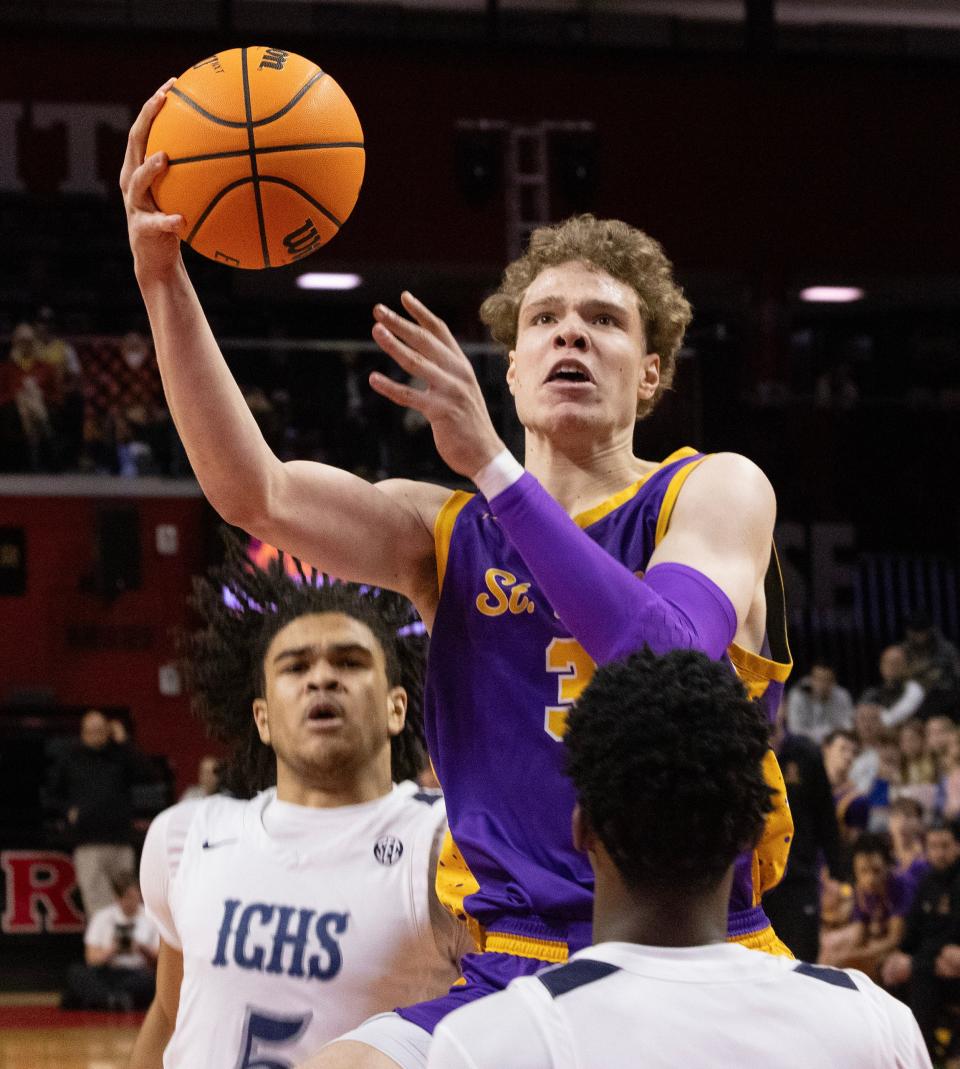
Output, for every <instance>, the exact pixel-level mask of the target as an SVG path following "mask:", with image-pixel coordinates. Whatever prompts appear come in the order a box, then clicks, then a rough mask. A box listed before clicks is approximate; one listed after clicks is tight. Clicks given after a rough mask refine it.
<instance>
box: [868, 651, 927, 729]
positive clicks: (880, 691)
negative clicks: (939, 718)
mask: <svg viewBox="0 0 960 1069" xmlns="http://www.w3.org/2000/svg"><path fill="white" fill-rule="evenodd" d="M880 678H881V679H882V680H883V682H882V683H881V684H880V685H879V686H875V687H868V688H867V689H866V690H865V691H864V692H863V694H862V696H861V698H860V701H861V702H866V703H869V704H871V705H879V706H880V707H881V708H882V709H883V713H882V717H883V726H884V727H887V728H892V727H897V726H899V725H900V724H902V723H903V722H904V721H905V720H908V719H909V718H910V717H911V716H913V714H914V713H915V712H916V711H917V710H918V709H919V708H920V704H921V703H922V702H923V695H924V691H923V687H922V686H921V685H920V684H919V683H918V682H917V681H916V680H915V679H910V678H909V676H908V674H907V655H906V652H905V651H904V648H903V646H888V647H887V648H886V649H885V650H884V651H883V653H881V654H880Z"/></svg>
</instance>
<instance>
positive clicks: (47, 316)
mask: <svg viewBox="0 0 960 1069" xmlns="http://www.w3.org/2000/svg"><path fill="white" fill-rule="evenodd" d="M55 327H56V315H55V314H54V311H53V309H52V308H50V307H48V306H44V307H43V308H40V309H39V310H38V311H37V314H36V317H35V319H34V321H33V329H34V331H35V333H36V338H37V351H38V354H39V357H40V359H41V360H42V361H43V362H44V363H45V364H47V365H48V366H49V368H50V369H51V371H52V372H53V377H54V383H55V400H54V401H53V402H52V404H51V417H52V421H53V425H54V430H55V433H56V435H57V437H58V438H59V439H60V444H61V450H62V453H63V457H64V459H66V461H67V463H68V465H69V466H70V467H74V466H76V464H77V462H78V461H79V458H80V450H81V448H82V443H83V372H82V369H81V366H80V359H79V357H78V356H77V351H76V349H74V347H73V346H72V345H70V343H69V342H66V341H64V339H63V338H61V337H60V336H59V335H58V334H57V333H56V331H55V329H54V328H55Z"/></svg>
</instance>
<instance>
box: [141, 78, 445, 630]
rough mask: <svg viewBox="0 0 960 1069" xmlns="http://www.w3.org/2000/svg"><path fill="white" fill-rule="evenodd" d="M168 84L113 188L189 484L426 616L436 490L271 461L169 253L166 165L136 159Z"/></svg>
mask: <svg viewBox="0 0 960 1069" xmlns="http://www.w3.org/2000/svg"><path fill="white" fill-rule="evenodd" d="M170 84H172V83H171V82H168V83H166V84H165V85H164V86H162V87H161V89H160V90H158V91H157V93H156V94H154V96H152V97H151V98H150V100H148V101H147V102H146V104H144V106H143V109H142V110H141V112H140V114H139V116H138V117H137V119H136V121H135V122H134V124H133V127H132V128H131V130H130V136H129V138H128V143H127V152H126V157H125V159H124V164H123V170H122V172H121V176H120V187H121V189H122V191H123V195H124V204H125V207H126V212H127V223H128V230H129V237H130V247H131V249H132V251H133V259H134V268H135V271H136V276H137V281H138V283H139V285H140V290H141V293H142V294H143V299H144V302H145V304H146V307H147V312H148V315H149V317H150V325H151V329H152V331H153V338H154V344H155V347H156V352H157V362H158V365H159V368H160V374H161V378H162V380H163V388H164V393H165V394H166V398H167V404H168V406H169V408H170V413H171V415H172V417H173V420H174V423H175V424H176V426H177V430H178V431H179V433H180V436H181V439H182V440H183V443H184V446H185V448H186V450H187V455H188V456H189V458H190V463H191V465H192V466H193V470H194V472H195V473H196V475H197V478H198V479H199V481H200V485H201V486H202V488H203V491H204V493H205V494H206V496H207V498H208V500H209V501H210V503H211V504H212V505H213V507H214V508H215V509H216V510H217V511H218V512H219V513H220V515H221V516H222V517H223V518H224V519H225V520H227V522H229V523H232V524H235V525H237V526H239V527H243V528H244V529H245V530H247V531H249V532H250V533H251V534H253V535H255V536H256V537H257V538H260V539H262V540H264V541H266V542H270V543H271V544H273V545H276V546H279V547H280V548H282V549H283V550H285V551H287V552H289V553H293V554H295V555H297V556H299V557H301V558H302V559H303V560H304V561H307V562H309V563H310V564H312V565H314V566H316V567H318V568H321V569H323V570H325V571H328V572H331V573H333V574H335V575H337V576H339V577H341V578H344V579H352V580H356V581H361V582H370V583H375V584H377V585H380V586H387V587H390V588H391V589H395V590H399V591H400V592H401V593H404V594H406V595H408V596H409V597H411V598H413V600H414V601H415V602H416V603H417V604H418V607H420V608H421V610H423V609H424V608H425V607H426V609H427V611H429V607H430V605H429V603H430V598H431V596H432V597H435V591H436V578H435V574H434V566H433V532H432V524H433V518H434V516H435V515H436V512H437V511H438V510H439V508H440V506H441V505H442V503H443V501H444V500H445V499H446V497H447V496H448V495H447V492H446V491H445V490H443V489H442V488H440V487H435V486H428V485H426V484H419V483H409V482H403V481H398V480H393V481H390V482H387V483H382V484H380V485H379V486H373V485H371V484H370V483H368V482H366V481H365V480H363V479H360V478H357V477H356V476H354V475H352V474H350V473H348V472H345V471H340V470H338V469H335V468H331V467H328V466H326V465H321V464H310V463H305V462H293V463H289V464H284V463H281V462H280V461H279V460H278V459H277V457H276V456H274V454H273V452H272V451H271V450H270V448H269V447H268V445H267V443H266V442H265V441H264V439H263V436H262V435H261V433H260V430H259V428H258V427H257V424H256V421H255V420H254V418H253V416H252V414H251V413H250V411H249V409H248V407H247V405H246V402H245V401H244V399H243V395H242V394H241V392H240V390H239V388H238V387H237V384H236V382H235V381H234V379H233V376H232V374H231V373H230V369H229V368H228V367H227V364H226V362H225V360H224V359H223V355H222V354H221V352H220V349H219V347H218V345H217V342H216V339H215V338H214V336H213V332H212V331H211V329H210V326H209V324H208V323H207V320H206V317H205V315H204V313H203V309H202V308H201V306H200V302H199V300H198V298H197V295H196V292H195V291H194V289H193V286H192V284H191V282H190V279H189V277H188V276H187V272H186V268H185V266H184V263H183V259H182V257H181V255H180V240H179V236H178V235H179V226H180V224H181V223H182V218H181V217H180V216H177V215H165V214H163V213H162V212H160V211H159V210H158V209H157V206H156V204H155V202H154V200H153V197H152V196H151V193H150V186H151V183H152V182H153V181H154V179H155V178H156V177H157V175H158V174H160V173H161V172H162V170H163V168H164V167H165V166H167V163H166V160H165V158H164V157H163V154H162V153H156V154H154V155H153V156H151V157H149V158H147V159H144V152H145V148H146V143H147V136H148V134H149V131H150V126H151V123H152V122H153V120H154V119H155V118H156V116H157V114H158V113H159V111H160V109H161V108H162V107H163V102H164V96H165V91H166V89H168V88H169V86H170ZM425 602H426V605H425V604H424V603H425Z"/></svg>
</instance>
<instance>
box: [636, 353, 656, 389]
mask: <svg viewBox="0 0 960 1069" xmlns="http://www.w3.org/2000/svg"><path fill="white" fill-rule="evenodd" d="M659 385H660V354H659V353H647V355H646V356H645V357H644V358H643V362H642V363H641V365H640V384H639V385H638V386H637V401H652V400H653V395H654V394H655V393H656V392H657V387H658V386H659Z"/></svg>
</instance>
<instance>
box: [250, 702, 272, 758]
mask: <svg viewBox="0 0 960 1069" xmlns="http://www.w3.org/2000/svg"><path fill="white" fill-rule="evenodd" d="M253 719H254V722H255V723H256V725H257V732H258V733H259V735H260V741H261V742H262V743H263V744H264V746H269V745H270V723H269V721H268V719H267V702H266V699H265V698H254V699H253Z"/></svg>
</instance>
